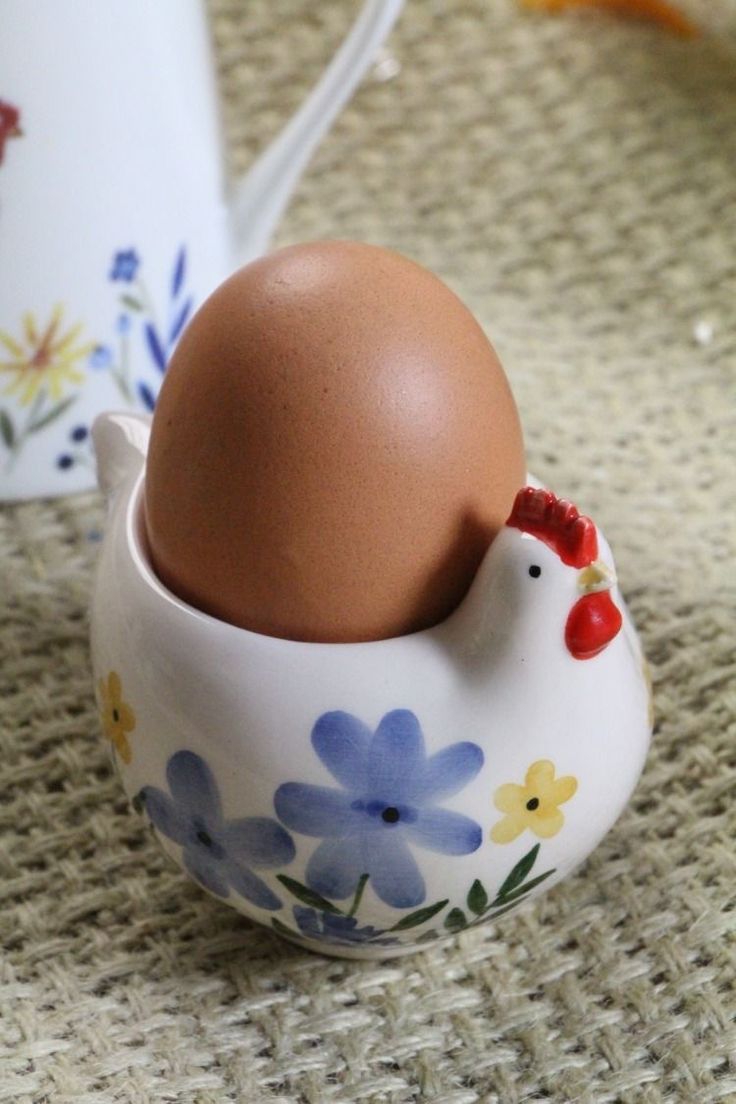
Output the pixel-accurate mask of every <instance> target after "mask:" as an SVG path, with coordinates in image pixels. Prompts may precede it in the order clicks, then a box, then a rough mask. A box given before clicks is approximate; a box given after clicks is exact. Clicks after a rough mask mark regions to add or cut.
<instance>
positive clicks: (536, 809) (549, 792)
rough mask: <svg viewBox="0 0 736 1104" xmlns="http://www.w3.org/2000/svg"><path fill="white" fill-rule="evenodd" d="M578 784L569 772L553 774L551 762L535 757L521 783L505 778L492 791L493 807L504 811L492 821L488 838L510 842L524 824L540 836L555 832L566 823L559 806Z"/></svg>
mask: <svg viewBox="0 0 736 1104" xmlns="http://www.w3.org/2000/svg"><path fill="white" fill-rule="evenodd" d="M577 788H578V782H577V779H576V778H573V776H572V775H571V774H568V775H565V776H564V777H563V778H555V766H554V763H551V762H550V761H549V759H538V760H537V762H536V763H532V765H531V766H530V767H529V770H528V771H527V772H526V778H525V779H524V785H523V786H518V785H517V784H516V783H515V782H507V783H505V785H503V786H499V787H498V789H497V790H496V792H495V794H494V795H493V802H494V804H495V806H496V808H497V809H498V810H499V812H501V813H505V814H506V815H505V817H504V818H503V820H499V821H497V823H496V824H494V826H493V828H492V829H491V839H492V840H493V842H494V843H511V842H512V840H515V839H516V837H517V836H520V835H521V833H522V832H523V831H524V830H525V829H526V828H528V829H529V831H530V832H533V833H534V834H535V836H539V837H540V839H549V838H550V837H551V836H556V835H557V833H558V832H559V830H560V828H561V827H562V825H563V824H564V823H565V817H564V815H563V813H562V812H561V811H560V808H559V807H560V805H563V804H564V803H565V802H566V801H569V800H570V798H571V797H572V796H573V794H574V793H575V791H576V790H577Z"/></svg>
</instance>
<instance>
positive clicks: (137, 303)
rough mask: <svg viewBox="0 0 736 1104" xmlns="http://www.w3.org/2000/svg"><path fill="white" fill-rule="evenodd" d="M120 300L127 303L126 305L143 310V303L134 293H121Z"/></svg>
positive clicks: (136, 309) (135, 309)
mask: <svg viewBox="0 0 736 1104" xmlns="http://www.w3.org/2000/svg"><path fill="white" fill-rule="evenodd" d="M120 302H121V303H125V306H126V307H130V309H131V310H134V311H142V310H143V304H142V303H141V301H140V299H134V298H133V296H132V295H121V296H120Z"/></svg>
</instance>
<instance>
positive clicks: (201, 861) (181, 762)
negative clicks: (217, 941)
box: [136, 751, 295, 909]
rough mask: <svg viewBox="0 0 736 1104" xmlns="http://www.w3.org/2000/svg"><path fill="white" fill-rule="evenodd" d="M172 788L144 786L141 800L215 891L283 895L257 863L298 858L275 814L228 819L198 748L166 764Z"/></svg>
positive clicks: (262, 903)
mask: <svg viewBox="0 0 736 1104" xmlns="http://www.w3.org/2000/svg"><path fill="white" fill-rule="evenodd" d="M166 780H167V782H168V784H169V790H170V793H165V792H164V791H163V790H160V789H158V788H157V787H156V786H144V787H143V789H142V790H141V791H140V793H139V794H138V797H137V799H136V800H137V802H138V803H139V804H141V805H142V807H143V808H144V809H145V810H146V813H147V814H148V816H149V818H150V820H151V823H152V824H153V826H154V828H156V829H157V831H159V832H160V833H161V834H162V835H164V836H166V837H168V839H170V840H172V841H173V842H174V843H176V844H179V846H180V847H181V848H182V861H183V863H184V866H185V867H186V869H187V870H188V871H189V873H190V874H191V875H192V877H193V878H194V879H195V880H196V881H197V882H199V884H200V885H202V886H204V888H205V889H208V890H209V891H210V893H214V894H216V895H217V896H218V897H228V896H229V894H230V890H231V889H233V890H235V892H236V893H239V894H240V895H241V897H245V898H246V899H247V900H248V901H251V902H252V903H253V904H254V905H258V907H259V908H264V909H278V908H281V901H280V900H279V898H278V897H277V896H276V894H275V893H274V892H273V891H272V890H271V889H270V888H269V887H268V886H267V885H266V883H265V882H264V881H263V880H262V879H261V878H259V877H258V875H257V874H255V873H254V872H253V869H254V868H255V869H270V868H273V867H278V866H283V865H285V864H286V863H289V862H291V860H292V859H293V858H294V854H295V848H294V843H293V840H292V839H291V836H290V835H289V834H288V832H286V831H284V829H283V828H282V827H281V825H280V824H277V823H276V821H275V820H273V819H272V818H270V817H260V816H250V817H242V818H239V819H235V820H226V819H225V818H224V817H223V815H222V803H221V800H220V791H219V789H218V786H217V782H216V780H215V777H214V775H213V773H212V771H211V770H210V768H209V767H208V766H207V764H206V763H205V761H204V759H202V758H201V757H200V756H199V755H197V754H196V753H195V752H193V751H177V752H176V753H175V754H174V755H172V756H171V758H170V759H169V761H168V764H167V766H166Z"/></svg>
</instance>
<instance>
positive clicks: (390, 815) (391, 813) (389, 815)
mask: <svg viewBox="0 0 736 1104" xmlns="http://www.w3.org/2000/svg"><path fill="white" fill-rule="evenodd" d="M381 817H382V819H383V820H385V821H386V823H387V824H395V823H396V821H397V820H398V819H399V810H398V809H395V808H394V806H393V805H389V807H388V808H387V809H384V810H383V812H382V813H381Z"/></svg>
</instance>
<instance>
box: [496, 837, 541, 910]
mask: <svg viewBox="0 0 736 1104" xmlns="http://www.w3.org/2000/svg"><path fill="white" fill-rule="evenodd" d="M538 854H539V844H538V843H535V844H534V846H533V847H532V849H531V851H527V853H526V855H524V856H523V857H522V858H520V859H519V861H518V862H517V864H516V866H515V867H514V868H513V870H512V871H511V873H510V874H509V876H508V878H507V879H506V881H505V882H504V883H503V885H502V886H501V888H500V889H499V891H498V893H497V894H496V900H500V899H501V898H502V897H507V896H508V894H509V893H510V892H511V890H512V889H516V887H517V886H518V885H521V883H522V882H523V881H524V879H525V878H526V876H527V874H528V873H529V871H530V870H531V868H532V867H533V866H534V863H535V862H536V861H537V855H538Z"/></svg>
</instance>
